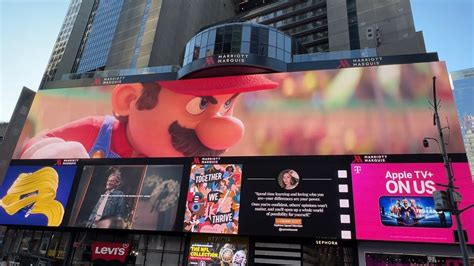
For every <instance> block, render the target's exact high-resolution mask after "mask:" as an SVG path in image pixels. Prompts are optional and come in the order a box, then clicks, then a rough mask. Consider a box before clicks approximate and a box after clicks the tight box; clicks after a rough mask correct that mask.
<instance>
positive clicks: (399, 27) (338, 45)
mask: <svg viewBox="0 0 474 266" xmlns="http://www.w3.org/2000/svg"><path fill="white" fill-rule="evenodd" d="M235 21H239V22H253V23H258V24H262V25H265V26H269V28H273V29H277V30H279V31H280V32H282V33H284V34H287V35H288V36H290V37H292V38H293V39H294V41H296V43H297V46H295V47H303V48H304V49H297V51H296V52H294V53H293V54H301V53H307V54H310V53H325V52H339V51H346V52H347V51H350V50H353V51H354V50H356V51H359V53H358V54H364V53H363V51H367V50H368V49H370V53H369V52H366V53H365V56H374V55H379V56H380V55H398V54H416V53H425V47H424V41H423V36H422V33H421V32H416V31H415V28H414V24H413V18H412V14H411V7H410V3H409V0H401V1H397V2H393V1H388V2H381V3H379V2H377V3H373V2H372V1H368V0H346V1H336V0H303V1H265V0H258V1H236V0H221V1H216V0H199V1H185V0H137V1H131V0H121V1H111V0H94V1H82V0H73V1H72V2H71V7H70V10H69V12H68V15H67V16H66V19H65V22H64V25H63V28H62V29H61V32H60V35H59V37H58V41H57V43H56V45H55V48H54V51H53V54H52V56H51V60H50V62H49V64H48V67H47V71H46V73H45V76H44V79H43V81H51V80H60V79H61V78H62V77H63V75H64V74H70V73H78V74H80V73H86V72H94V71H103V70H114V69H137V68H138V69H140V68H147V67H156V66H166V65H176V66H179V67H181V66H182V63H183V59H185V58H184V53H185V49H186V44H187V42H188V41H189V40H191V39H192V37H193V36H196V34H197V33H198V32H201V31H203V30H205V29H206V28H209V27H211V26H216V25H219V24H225V23H232V22H235ZM271 32H273V31H271ZM214 49H215V48H214ZM223 51H224V50H223ZM346 54H347V53H346ZM344 56H346V55H345V54H344V55H341V56H340V57H341V58H346V57H344ZM356 57H357V56H356ZM332 59H340V58H332ZM188 61H189V60H188ZM284 61H286V62H288V61H291V60H289V59H285V60H284ZM43 84H44V82H43Z"/></svg>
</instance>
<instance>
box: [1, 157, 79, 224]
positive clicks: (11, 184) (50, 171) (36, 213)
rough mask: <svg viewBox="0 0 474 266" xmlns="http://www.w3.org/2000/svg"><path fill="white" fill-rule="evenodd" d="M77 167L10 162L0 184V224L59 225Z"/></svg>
mask: <svg viewBox="0 0 474 266" xmlns="http://www.w3.org/2000/svg"><path fill="white" fill-rule="evenodd" d="M75 173H76V166H74V165H68V166H62V165H12V166H10V167H9V168H8V171H7V173H6V175H5V178H4V180H3V183H2V184H1V186H0V224H3V225H10V224H19V225H39V226H59V225H61V223H62V221H63V218H64V215H65V209H66V207H67V203H68V198H69V193H70V190H71V187H72V183H73V180H74V175H75Z"/></svg>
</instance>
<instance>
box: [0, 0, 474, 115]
mask: <svg viewBox="0 0 474 266" xmlns="http://www.w3.org/2000/svg"><path fill="white" fill-rule="evenodd" d="M411 5H412V10H413V16H414V20H415V27H416V30H418V31H420V30H421V31H423V34H424V38H425V44H426V49H427V51H428V52H438V55H439V58H440V60H443V61H447V65H448V70H449V71H455V70H460V69H465V68H472V67H474V51H473V49H474V48H473V47H474V32H473V31H474V0H411ZM68 6H69V0H0V58H1V65H0V121H9V120H10V117H11V114H12V112H13V109H14V107H15V104H16V101H17V100H18V96H19V94H20V91H21V88H22V87H23V86H26V87H28V88H30V89H33V90H37V87H38V85H39V83H40V81H41V77H42V74H43V73H44V71H45V69H46V65H47V63H48V59H49V57H50V55H51V51H52V49H53V46H54V42H55V40H56V38H57V36H58V33H59V30H60V28H61V24H62V22H63V20H64V17H65V15H66V11H67V8H68Z"/></svg>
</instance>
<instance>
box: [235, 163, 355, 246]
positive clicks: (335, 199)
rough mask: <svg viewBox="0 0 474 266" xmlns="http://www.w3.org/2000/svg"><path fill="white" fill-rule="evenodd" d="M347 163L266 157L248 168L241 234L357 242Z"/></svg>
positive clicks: (246, 169)
mask: <svg viewBox="0 0 474 266" xmlns="http://www.w3.org/2000/svg"><path fill="white" fill-rule="evenodd" d="M348 159H350V157H344V156H342V157H341V156H327V157H325V156H312V157H306V156H300V157H293V158H291V157H265V158H259V160H255V161H253V163H246V164H244V169H245V175H244V177H243V180H244V181H243V184H242V196H241V198H242V200H241V211H240V228H239V233H240V234H244V235H267V236H295V237H313V238H318V239H332V240H335V239H336V240H337V239H353V238H354V237H355V235H354V233H353V223H354V219H353V217H352V204H353V203H352V194H351V185H350V184H351V181H350V175H349V172H350V168H349V163H348ZM349 162H350V161H349ZM328 225H331V226H328Z"/></svg>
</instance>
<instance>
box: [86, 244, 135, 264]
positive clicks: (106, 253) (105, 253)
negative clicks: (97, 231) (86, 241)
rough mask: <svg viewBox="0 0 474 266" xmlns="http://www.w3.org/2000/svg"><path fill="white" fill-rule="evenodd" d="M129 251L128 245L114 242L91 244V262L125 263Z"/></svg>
mask: <svg viewBox="0 0 474 266" xmlns="http://www.w3.org/2000/svg"><path fill="white" fill-rule="evenodd" d="M129 251H130V244H128V243H115V242H93V243H92V260H99V259H102V260H105V261H112V260H118V261H121V262H125V259H126V258H127V255H128V253H129Z"/></svg>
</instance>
